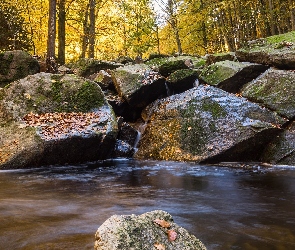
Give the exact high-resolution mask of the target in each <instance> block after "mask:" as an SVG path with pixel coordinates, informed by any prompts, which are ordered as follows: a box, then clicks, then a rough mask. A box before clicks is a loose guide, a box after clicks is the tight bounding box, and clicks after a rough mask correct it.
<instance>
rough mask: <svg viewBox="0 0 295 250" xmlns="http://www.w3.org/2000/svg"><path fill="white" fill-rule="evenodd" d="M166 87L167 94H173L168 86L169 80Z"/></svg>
mask: <svg viewBox="0 0 295 250" xmlns="http://www.w3.org/2000/svg"><path fill="white" fill-rule="evenodd" d="M165 87H166V93H167V96H170V95H171V90H170V89H169V86H168V84H167V82H165Z"/></svg>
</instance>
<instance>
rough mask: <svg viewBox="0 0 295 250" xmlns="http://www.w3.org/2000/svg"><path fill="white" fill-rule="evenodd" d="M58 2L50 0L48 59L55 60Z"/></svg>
mask: <svg viewBox="0 0 295 250" xmlns="http://www.w3.org/2000/svg"><path fill="white" fill-rule="evenodd" d="M55 38H56V0H49V18H48V36H47V57H49V58H55Z"/></svg>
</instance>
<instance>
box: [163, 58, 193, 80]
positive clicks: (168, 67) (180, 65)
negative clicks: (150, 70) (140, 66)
mask: <svg viewBox="0 0 295 250" xmlns="http://www.w3.org/2000/svg"><path fill="white" fill-rule="evenodd" d="M188 68H189V67H188V66H187V65H186V64H185V61H184V60H176V61H168V62H166V63H163V64H161V65H160V66H159V73H160V74H161V75H162V76H165V77H167V76H169V75H170V74H171V73H173V72H174V71H176V70H179V69H188Z"/></svg>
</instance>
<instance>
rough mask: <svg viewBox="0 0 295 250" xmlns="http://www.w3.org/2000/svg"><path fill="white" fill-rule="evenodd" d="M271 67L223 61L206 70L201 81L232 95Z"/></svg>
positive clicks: (201, 76) (201, 75)
mask: <svg viewBox="0 0 295 250" xmlns="http://www.w3.org/2000/svg"><path fill="white" fill-rule="evenodd" d="M268 68H269V67H268V66H265V65H262V64H256V63H240V62H233V61H221V62H217V63H215V64H212V65H210V66H208V67H207V68H205V69H204V70H203V71H202V73H201V74H200V79H201V80H202V81H204V82H205V83H207V84H210V85H213V86H216V87H218V88H221V89H223V90H225V91H227V92H230V93H238V92H239V91H240V89H241V87H243V85H244V84H246V83H248V82H250V81H252V80H253V79H255V78H256V77H258V76H259V75H260V74H261V73H263V72H265V71H266V70H267V69H268Z"/></svg>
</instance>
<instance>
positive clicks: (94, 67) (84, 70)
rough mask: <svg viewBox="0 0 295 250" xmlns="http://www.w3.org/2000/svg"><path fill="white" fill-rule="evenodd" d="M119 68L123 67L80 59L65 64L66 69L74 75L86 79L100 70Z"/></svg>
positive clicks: (105, 62)
mask: <svg viewBox="0 0 295 250" xmlns="http://www.w3.org/2000/svg"><path fill="white" fill-rule="evenodd" d="M121 66H123V64H121V63H115V62H108V61H103V60H97V59H93V58H81V59H79V60H78V61H76V62H73V63H69V64H67V67H69V68H70V69H71V70H73V72H74V73H75V74H76V75H78V76H83V77H86V78H88V77H90V76H91V75H93V74H95V73H98V72H99V71H100V70H107V69H116V68H118V67H121Z"/></svg>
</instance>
